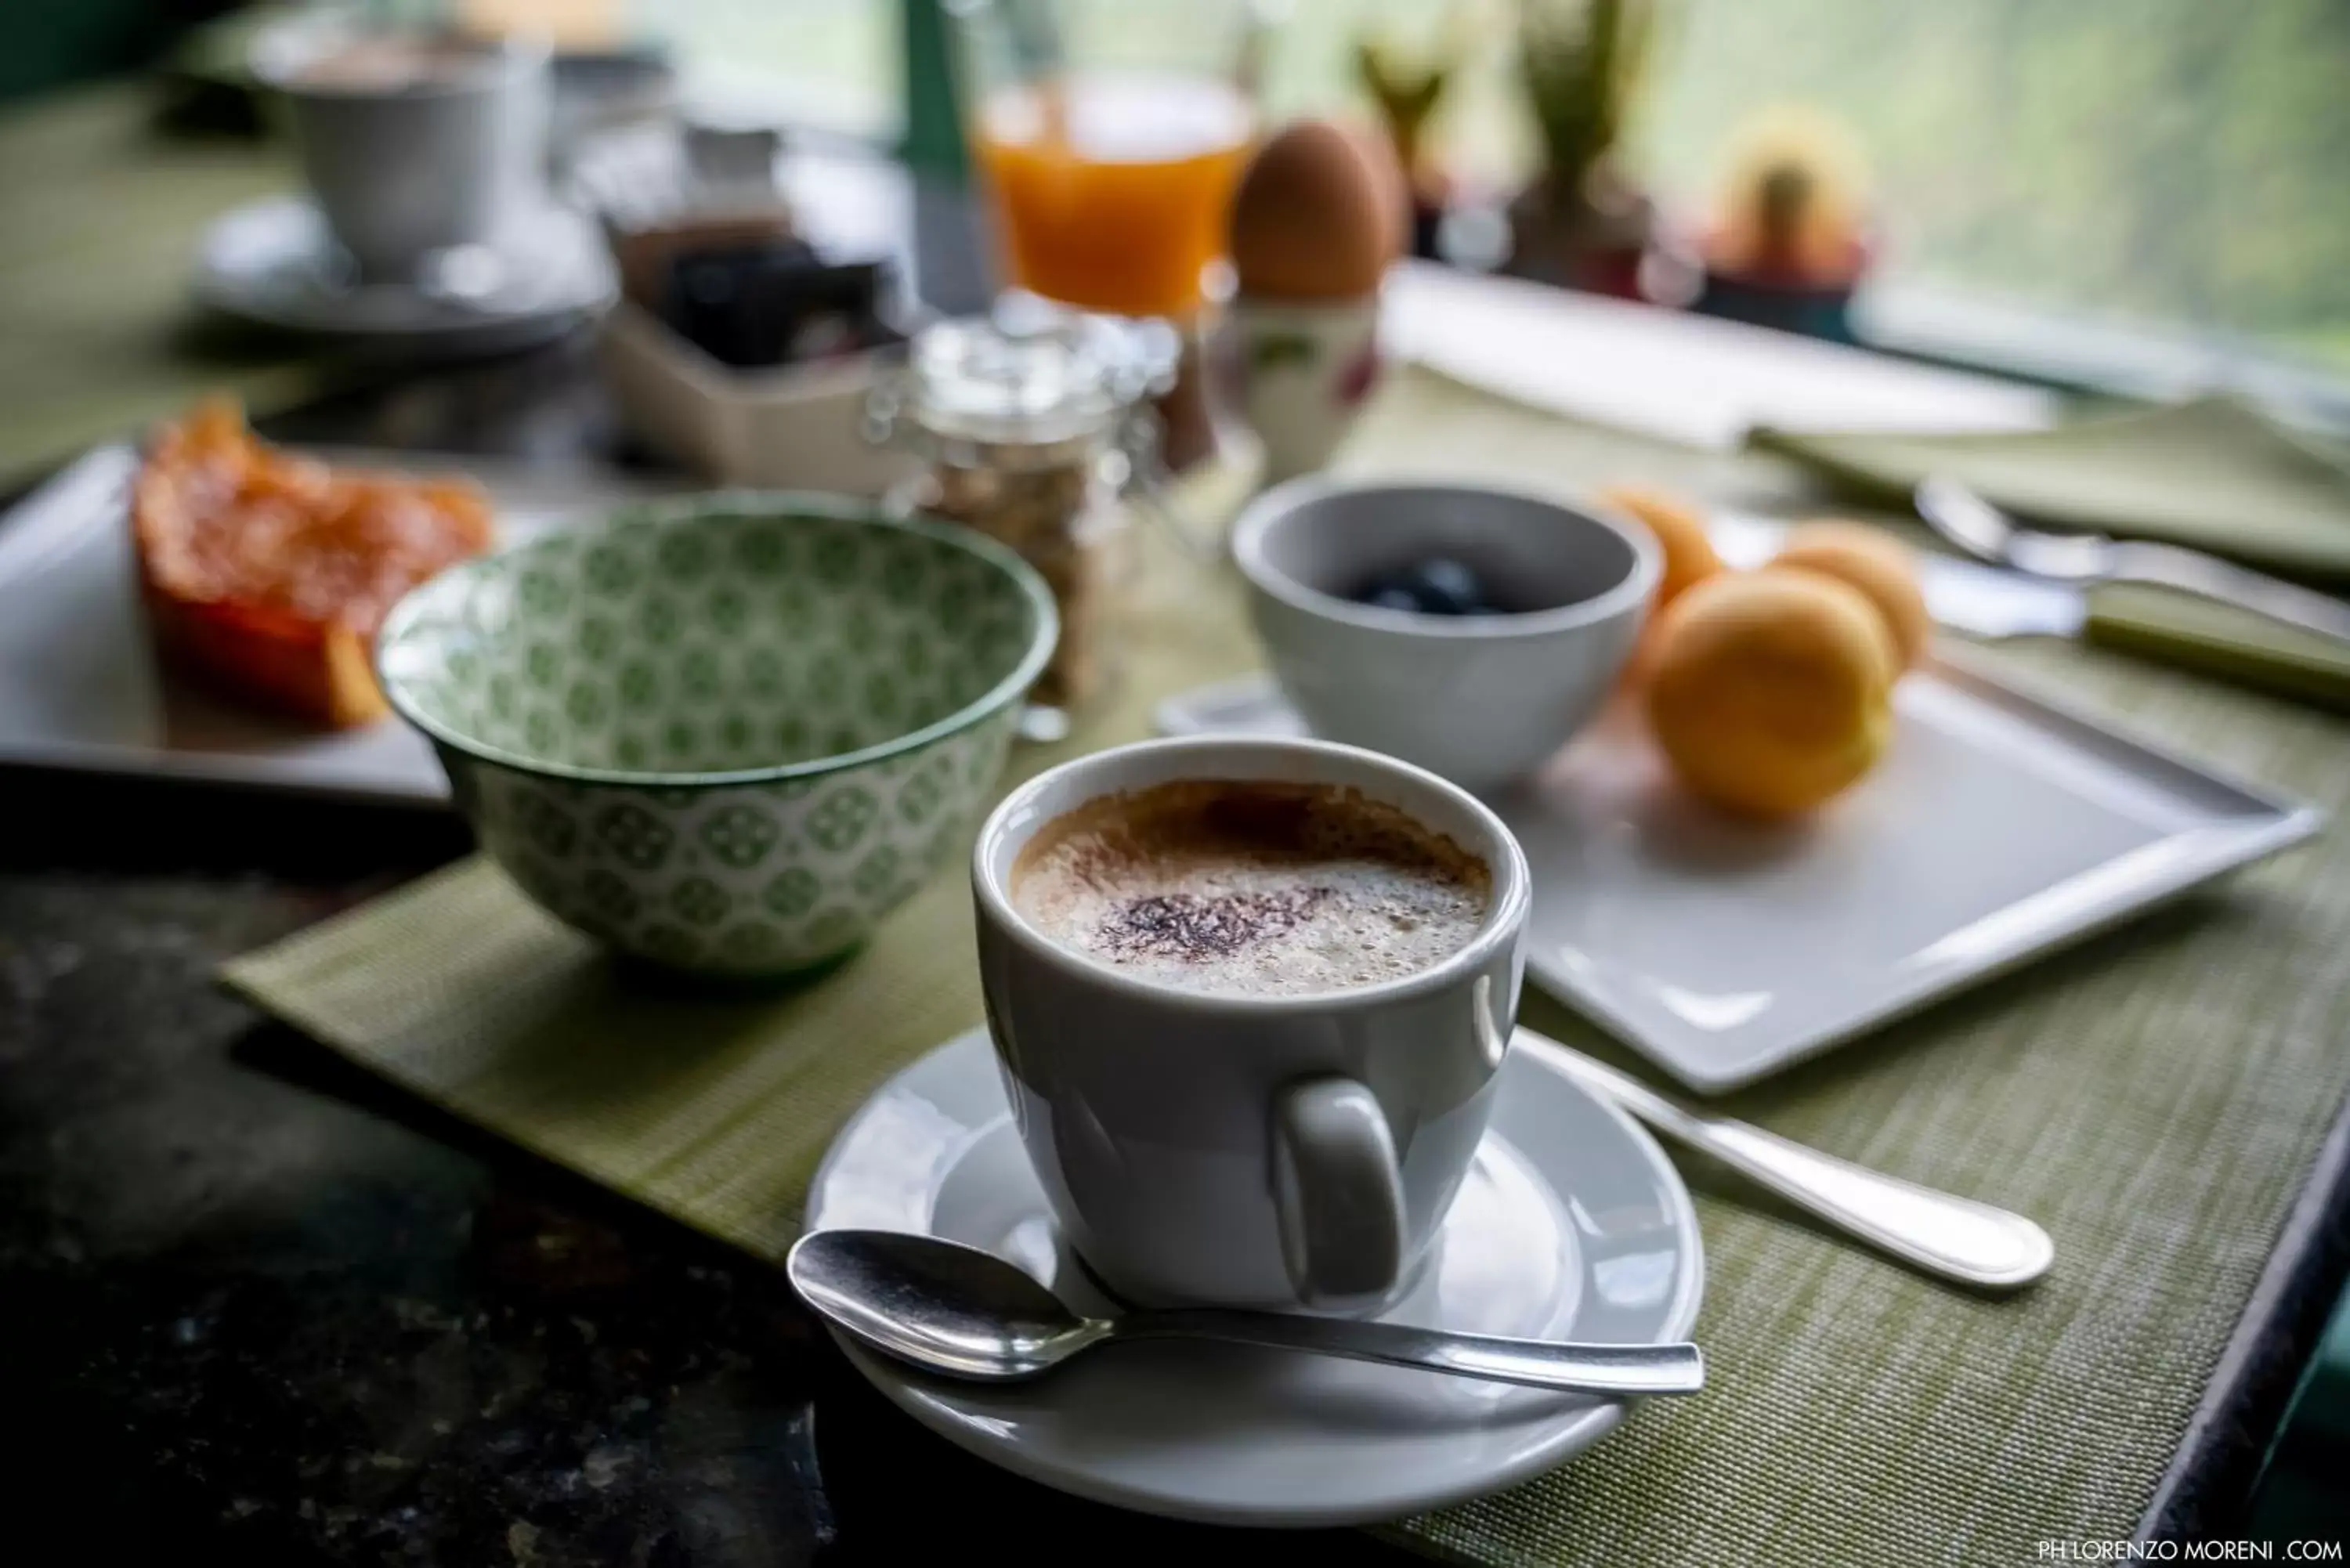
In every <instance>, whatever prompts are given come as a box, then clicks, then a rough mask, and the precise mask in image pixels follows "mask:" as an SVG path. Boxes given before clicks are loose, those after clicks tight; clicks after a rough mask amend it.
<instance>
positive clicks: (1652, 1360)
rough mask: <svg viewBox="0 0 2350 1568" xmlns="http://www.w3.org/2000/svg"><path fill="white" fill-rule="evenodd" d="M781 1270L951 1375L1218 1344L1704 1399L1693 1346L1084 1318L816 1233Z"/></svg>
mask: <svg viewBox="0 0 2350 1568" xmlns="http://www.w3.org/2000/svg"><path fill="white" fill-rule="evenodd" d="M784 1269H785V1272H786V1273H788V1274H789V1275H790V1276H791V1282H792V1286H793V1288H794V1289H795V1290H796V1291H798V1292H799V1293H800V1296H801V1299H803V1300H804V1301H806V1303H808V1305H810V1306H812V1307H814V1308H815V1309H816V1311H817V1312H819V1313H821V1314H823V1315H824V1316H826V1317H827V1318H829V1319H831V1320H832V1321H833V1322H834V1323H836V1324H839V1325H840V1326H841V1327H842V1328H844V1329H847V1331H848V1332H849V1333H850V1334H855V1335H856V1336H857V1337H858V1339H860V1340H862V1341H864V1342H865V1343H866V1344H867V1345H871V1346H872V1347H873V1348H874V1349H876V1350H879V1351H882V1352H885V1353H887V1354H888V1355H894V1356H896V1357H898V1358H899V1360H901V1361H910V1362H912V1363H913V1364H914V1365H916V1366H925V1367H928V1368H930V1369H931V1371H933V1372H942V1373H945V1374H946V1375H947V1376H950V1377H965V1378H972V1379H976V1380H978V1381H981V1382H990V1383H997V1382H1014V1381H1017V1380H1018V1379H1021V1378H1024V1377H1035V1376H1038V1375H1039V1374H1041V1373H1045V1372H1049V1371H1051V1370H1052V1369H1053V1368H1054V1367H1055V1366H1059V1365H1060V1364H1061V1363H1062V1362H1064V1361H1066V1360H1067V1359H1069V1357H1071V1356H1073V1355H1076V1354H1077V1353H1078V1352H1080V1351H1083V1350H1089V1349H1091V1348H1092V1347H1093V1346H1095V1345H1102V1344H1106V1343H1107V1342H1109V1341H1112V1340H1125V1339H1167V1338H1183V1339H1221V1340H1228V1341H1231V1342H1232V1343H1234V1344H1238V1345H1271V1346H1273V1347H1274V1348H1276V1349H1281V1350H1306V1351H1312V1352H1314V1353H1315V1355H1343V1356H1348V1357H1351V1358H1353V1359H1354V1360H1357V1361H1378V1362H1384V1363H1386V1364H1387V1365H1388V1366H1419V1367H1424V1368H1426V1369H1427V1370H1429V1371H1431V1372H1448V1373H1451V1374H1453V1375H1454V1376H1461V1377H1482V1378H1485V1379H1487V1380H1489V1381H1492V1382H1495V1383H1519V1384H1523V1385H1525V1386H1527V1387H1530V1388H1551V1389H1556V1390H1558V1391H1561V1392H1564V1393H1568V1394H1599V1395H1625V1394H1694V1393H1696V1392H1697V1391H1698V1390H1699V1389H1700V1388H1701V1387H1703V1386H1705V1358H1704V1357H1703V1356H1702V1355H1700V1354H1699V1352H1698V1348H1697V1346H1696V1345H1562V1344H1554V1343H1551V1342H1547V1341H1544V1340H1538V1339H1500V1338H1494V1337H1492V1336H1490V1335H1486V1334H1447V1333H1445V1332H1443V1331H1442V1330H1440V1329H1430V1328H1408V1327H1405V1326H1404V1325H1403V1324H1392V1323H1366V1322H1362V1321H1359V1320H1357V1319H1353V1318H1327V1317H1298V1316H1291V1315H1289V1314H1283V1313H1269V1312H1224V1311H1210V1310H1199V1311H1186V1312H1140V1313H1128V1314H1125V1315H1123V1316H1119V1317H1115V1318H1101V1317H1083V1316H1080V1315H1079V1314H1076V1313H1075V1312H1072V1311H1071V1310H1070V1309H1069V1308H1068V1306H1067V1305H1066V1304H1065V1303H1063V1302H1062V1300H1061V1298H1060V1297H1058V1296H1056V1295H1055V1294H1054V1293H1052V1292H1050V1291H1048V1290H1046V1289H1045V1287H1044V1286H1043V1285H1040V1284H1038V1283H1037V1282H1035V1280H1032V1279H1030V1278H1029V1277H1028V1276H1027V1275H1026V1274H1024V1273H1023V1272H1020V1271H1019V1270H1018V1269H1016V1268H1014V1267H1013V1265H1011V1264H1010V1263H1007V1262H1004V1261H1003V1259H1001V1258H998V1257H996V1256H995V1255H994V1254H993V1253H992V1252H983V1251H980V1250H979V1249H978V1248H976V1247H966V1246H963V1245H962V1243H960V1242H956V1241H941V1240H939V1239H938V1238H936V1237H934V1236H912V1235H905V1234H901V1233H899V1232H896V1231H811V1232H810V1233H809V1234H807V1235H806V1236H803V1237H801V1238H800V1239H799V1241H798V1243H797V1244H796V1245H795V1246H794V1247H793V1248H792V1251H791V1256H790V1257H789V1258H787V1259H786V1260H785V1263H784Z"/></svg>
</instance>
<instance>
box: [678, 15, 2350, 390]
mask: <svg viewBox="0 0 2350 1568" xmlns="http://www.w3.org/2000/svg"><path fill="white" fill-rule="evenodd" d="M902 3H903V0H671V4H669V5H664V6H662V7H660V10H659V12H658V22H659V25H660V26H664V27H666V28H668V29H669V30H670V31H671V34H672V35H673V36H675V37H676V38H677V40H678V42H679V43H680V44H681V46H682V47H683V52H684V54H685V56H686V57H687V59H688V61H689V64H690V67H691V77H692V78H693V80H694V81H695V82H696V84H697V85H702V84H708V83H718V84H722V85H734V84H740V83H742V82H743V81H746V80H762V81H768V82H772V83H773V84H775V86H776V87H777V88H780V89H781V95H782V98H783V99H784V100H785V101H786V102H788V103H789V104H790V105H791V106H792V107H793V111H794V112H795V114H796V115H798V116H801V117H804V118H807V119H814V120H816V121H819V122H822V123H827V124H831V125H836V126H839V127H841V128H844V129H855V130H865V131H868V132H871V133H876V134H888V133H889V130H891V129H892V128H894V126H895V125H896V124H898V123H899V104H898V101H897V100H898V97H899V93H900V92H901V90H902V89H901V88H900V87H899V82H900V79H901V72H900V69H899V61H898V59H897V52H898V48H899V43H898V39H899V22H898V13H899V7H900V5H901V4H902ZM1521 3H1522V0H1288V3H1287V5H1286V7H1285V8H1286V10H1287V13H1288V20H1287V23H1286V25H1285V26H1284V30H1283V33H1282V36H1280V37H1279V39H1278V40H1277V42H1276V43H1275V45H1274V49H1273V52H1272V55H1271V57H1270V68H1269V72H1268V75H1267V78H1266V95H1267V99H1268V100H1269V103H1270V106H1271V107H1272V108H1273V109H1274V110H1275V111H1276V112H1282V113H1288V112H1297V111H1302V110H1306V109H1328V108H1331V107H1333V106H1335V105H1340V104H1348V103H1351V104H1354V105H1356V106H1357V107H1359V106H1360V105H1361V102H1362V100H1361V98H1360V94H1359V90H1358V88H1357V85H1356V83H1355V78H1354V66H1353V46H1354V42H1355V40H1356V39H1357V37H1359V36H1362V35H1363V34H1364V32H1365V31H1367V29H1370V28H1373V27H1380V26H1384V27H1387V28H1389V29H1392V30H1395V31H1397V32H1399V33H1400V34H1401V35H1403V36H1407V37H1409V36H1410V35H1412V34H1413V33H1414V32H1418V33H1419V35H1420V36H1423V37H1425V36H1430V35H1432V33H1433V30H1434V29H1435V28H1436V27H1437V26H1439V25H1440V21H1441V18H1442V17H1443V16H1445V14H1446V11H1447V7H1448V6H1454V7H1463V8H1465V9H1466V11H1467V13H1468V15H1469V16H1470V17H1471V31H1472V32H1473V33H1474V35H1475V36H1476V38H1477V40H1478V42H1477V45H1476V47H1475V48H1474V50H1473V52H1472V55H1471V58H1470V59H1469V61H1468V63H1467V64H1466V65H1465V66H1464V67H1463V68H1462V70H1461V74H1460V76H1459V78H1457V79H1456V81H1455V83H1454V86H1453V88H1452V90H1451V96H1450V99H1449V100H1448V103H1447V105H1446V107H1445V109H1444V110H1443V111H1442V115H1441V118H1440V122H1439V130H1438V136H1439V140H1440V144H1441V145H1443V146H1445V147H1446V148H1447V150H1448V152H1449V154H1450V156H1451V160H1452V161H1453V162H1454V163H1455V165H1456V166H1458V167H1459V168H1460V169H1461V170H1462V171H1464V172H1465V173H1466V174H1468V175H1470V176H1471V177H1472V178H1473V179H1475V180H1478V181H1482V182H1483V183H1484V184H1485V185H1486V186H1487V187H1488V188H1489V189H1503V188H1506V187H1507V186H1508V185H1509V184H1510V183H1511V182H1514V181H1515V180H1517V179H1520V178H1522V177H1523V174H1524V173H1525V172H1526V171H1527V168H1528V165H1529V162H1530V161H1531V159H1532V157H1533V139H1532V136H1531V134H1530V132H1529V130H1528V127H1527V125H1526V123H1525V119H1524V117H1523V112H1522V110H1521V109H1520V108H1519V105H1518V101H1517V98H1516V81H1515V76H1514V67H1513V60H1512V58H1511V39H1512V36H1513V23H1514V18H1515V16H1516V11H1517V6H1518V5H1520V4H1521ZM1535 3H1544V4H1560V3H1570V0H1535ZM1663 17H1664V26H1663V32H1662V36H1661V38H1660V40H1659V48H1658V50H1657V54H1656V58H1655V61H1654V64H1653V67H1652V70H1651V76H1650V79H1649V81H1648V86H1647V89H1646V91H1645V92H1644V94H1643V97H1642V104H1641V108H1640V110H1639V112H1638V117H1637V119H1636V122H1635V125H1634V128H1633V132H1632V137H1631V147H1630V153H1631V157H1632V159H1633V161H1634V163H1635V166H1636V167H1637V168H1638V170H1639V171H1641V172H1642V173H1643V175H1644V176H1645V177H1646V178H1647V179H1648V182H1650V184H1651V186H1652V188H1653V189H1654V190H1655V191H1657V192H1658V193H1659V194H1660V195H1661V196H1663V197H1665V198H1666V199H1667V200H1668V201H1669V202H1670V203H1671V204H1672V205H1673V206H1674V208H1675V209H1676V210H1677V211H1679V212H1680V213H1688V214H1693V213H1699V212H1701V211H1702V208H1703V204H1704V202H1705V201H1706V200H1707V198H1708V196H1709V195H1710V193H1711V187H1712V182H1713V180H1714V178H1715V174H1716V171H1717V168H1718V165H1719V161H1720V160H1721V154H1722V151H1723V148H1724V143H1725V141H1726V140H1727V139H1728V138H1729V137H1730V136H1731V134H1732V133H1733V132H1734V131H1735V130H1736V129H1737V127H1738V126H1739V125H1740V124H1741V122H1742V121H1743V120H1744V119H1746V118H1747V117H1748V116H1750V115H1752V113H1753V112H1754V111H1756V110H1757V109H1763V108H1764V107H1766V106H1769V105H1772V104H1774V103H1780V102H1785V101H1789V100H1797V101H1804V102H1810V103H1814V104H1816V105H1819V106H1821V107H1822V108H1825V109H1828V110H1830V111H1831V112H1833V113H1835V115H1837V116H1839V117H1840V118H1842V119H1844V120H1845V121H1846V123H1848V124H1849V125H1850V126H1851V127H1852V129H1853V130H1855V131H1856V134H1857V135H1858V137H1859V139H1860V140H1861V143H1862V145H1863V146H1864V147H1865V148H1866V150H1867V151H1868V153H1869V156H1870V159H1871V161H1872V164H1873V168H1874V172H1875V175H1876V181H1875V186H1876V190H1877V195H1878V198H1879V206H1880V212H1881V217H1882V231H1883V232H1882V236H1881V237H1882V240H1883V245H1884V249H1883V255H1882V259H1881V262H1880V265H1879V266H1878V268H1877V274H1876V275H1875V279H1874V282H1875V283H1876V285H1877V290H1876V293H1877V298H1878V299H1879V300H1880V301H1881V302H1884V303H1885V304H1886V305H1887V306H1889V307H1891V308H1888V309H1887V311H1885V312H1883V313H1882V315H1883V316H1884V317H1886V318H1887V319H1895V318H1898V319H1905V320H1908V321H1909V322H1911V323H1917V322H1928V323H1931V324H1938V325H1936V326H1935V330H1936V332H1937V333H1939V335H1940V336H1942V337H1950V336H1952V335H1953V334H1955V335H1957V336H1963V335H1964V333H1965V331H1966V330H1967V329H1968V328H1969V327H1973V326H1977V325H1981V324H1987V323H1993V322H1996V321H1999V320H2001V319H2008V320H2013V319H2016V317H2013V316H2012V314H2011V315H2010V316H2008V317H2004V318H2003V317H2001V316H1999V315H1998V314H1997V313H1994V312H1986V311H1984V310H1983V309H1982V308H1981V306H1984V305H1987V304H1989V305H2003V306H2009V307H2015V308H2018V309H2021V310H2022V311H2023V312H2025V313H2026V315H2025V317H2023V319H2025V320H2028V321H2044V320H2048V319H2053V318H2056V317H2061V318H2062V319H2063V320H2064V322H2065V323H2067V324H2069V325H2070V326H2071V327H2074V328H2084V327H2095V326H2098V325H2104V326H2108V327H2117V328H2120V329H2122V331H2123V333H2124V335H2125V336H2126V337H2132V338H2134V339H2144V340H2147V341H2158V340H2160V339H2161V338H2162V337H2165V336H2167V337H2170V338H2173V339H2191V340H2194V341H2197V342H2201V343H2207V344H2208V343H2210V342H2211V341H2213V340H2215V339H2218V340H2224V341H2228V342H2233V343H2238V344H2241V345H2244V346H2248V347H2251V348H2257V349H2258V350H2260V351H2261V352H2262V353H2264V354H2269V355H2273V356H2278V357H2281V358H2285V359H2288V360H2295V361H2300V362H2303V363H2305V364H2307V365H2310V366H2312V367H2316V368H2320V369H2327V370H2330V371H2333V372H2336V373H2350V0H2238V3H2236V4H2219V3H2215V0H1930V3H1927V0H1664V10H1663ZM1985 329H1986V330H1988V329H1989V328H1988V327H1986V328H1985ZM2024 330H2026V331H2028V330H2029V328H2025V329H2024ZM2007 331H2008V335H2009V336H2010V337H2016V336H2017V329H2015V328H2013V327H2010V328H2008V329H2007Z"/></svg>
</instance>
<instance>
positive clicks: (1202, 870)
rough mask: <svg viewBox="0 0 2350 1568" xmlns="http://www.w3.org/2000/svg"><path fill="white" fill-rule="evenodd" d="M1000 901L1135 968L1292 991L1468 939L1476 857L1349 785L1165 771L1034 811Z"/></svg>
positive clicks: (1411, 966) (1421, 964) (1157, 975)
mask: <svg viewBox="0 0 2350 1568" xmlns="http://www.w3.org/2000/svg"><path fill="white" fill-rule="evenodd" d="M1011 892H1012V902H1013V905H1014V908H1015V909H1018V910H1019V911H1020V913H1021V914H1022V915H1023V916H1024V917H1025V918H1026V919H1028V920H1029V922H1030V923H1031V924H1033V925H1035V927H1036V928H1037V929H1040V930H1042V931H1044V932H1045V934H1046V935H1047V936H1050V937H1051V938H1053V939H1054V940H1055V941H1058V942H1061V943H1063V944H1064V945H1066V946H1068V947H1071V948H1074V949H1076V950H1077V951H1079V952H1082V953H1085V954H1087V956H1088V957H1091V958H1094V959H1096V960H1098V961H1101V962H1103V963H1107V964H1109V965H1110V966H1112V967H1113V968H1116V969H1119V970H1124V971H1128V972H1129V973H1132V974H1135V975H1137V976H1139V977H1141V978H1145V979H1149V980H1154V981H1162V982H1165V983H1168V984H1171V985H1179V986H1183V987H1186V988H1188V989H1193V990H1201V991H1214V992H1227V993H1237V994H1241V995H1251V996H1293V995H1303V994H1305V993H1308V992H1326V991H1344V990H1348V989H1351V988H1354V987H1357V986H1366V985H1377V984H1379V983H1381V982H1382V981H1391V980H1397V979H1400V978H1401V977H1403V976H1405V975H1409V974H1417V973H1418V972H1419V971H1422V970H1425V969H1429V968H1431V967H1433V966H1434V965H1436V964H1438V963H1440V962H1441V961H1444V960H1445V959H1447V958H1449V957H1451V955H1452V954H1453V953H1455V952H1457V951H1459V950H1461V948H1462V947H1464V946H1466V945H1467V944H1468V941H1469V939H1470V938H1471V937H1472V936H1474V935H1475V934H1476V931H1477V929H1478V927H1479V926H1481V925H1482V924H1483V923H1484V919H1485V910H1486V907H1487V905H1488V903H1489V902H1490V900H1491V898H1492V873H1491V872H1490V871H1489V870H1488V869H1487V867H1486V866H1485V864H1484V862H1483V861H1482V860H1480V859H1479V858H1478V857H1476V856H1474V855H1472V854H1471V853H1470V852H1469V851H1467V850H1465V849H1463V848H1461V846H1459V845H1458V844H1455V843H1454V842H1453V841H1452V840H1451V839H1450V838H1448V837H1446V836H1443V835H1442V834H1440V833H1437V832H1435V831H1433V830H1432V829H1430V828H1428V827H1425V826H1421V825H1420V824H1419V823H1418V822H1416V821H1414V820H1413V819H1412V818H1411V817H1410V816H1409V815H1405V814H1404V813H1403V812H1401V811H1399V810H1398V809H1396V808H1395V807H1394V806H1391V805H1387V804H1385V803H1384V802H1380V801H1375V800H1372V799H1370V798H1369V797H1368V796H1367V795H1364V794H1362V793H1360V792H1359V791H1357V790H1354V789H1349V788H1345V787H1343V786H1338V785H1330V784H1284V783H1278V782H1271V781H1246V782H1241V781H1222V780H1183V781H1180V782H1177V783H1174V784H1159V785H1155V786H1153V787H1151V788H1149V789H1145V790H1139V791H1136V792H1134V793H1132V794H1118V795H1109V796H1106V797H1104V798H1102V799H1099V800H1094V801H1088V802H1087V803H1086V804H1085V805H1081V806H1079V807H1077V808H1076V810H1074V811H1072V812H1069V813H1068V814H1066V815H1063V816H1060V817H1058V818H1056V819H1055V820H1054V821H1052V822H1050V823H1048V824H1046V825H1045V827H1044V828H1043V829H1042V830H1040V831H1039V832H1038V833H1037V835H1036V836H1035V837H1034V838H1032V839H1031V840H1029V842H1028V844H1027V845H1026V846H1024V848H1023V849H1022V850H1021V852H1020V856H1019V858H1018V859H1017V860H1016V861H1015V862H1014V865H1013V868H1012V877H1011Z"/></svg>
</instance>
